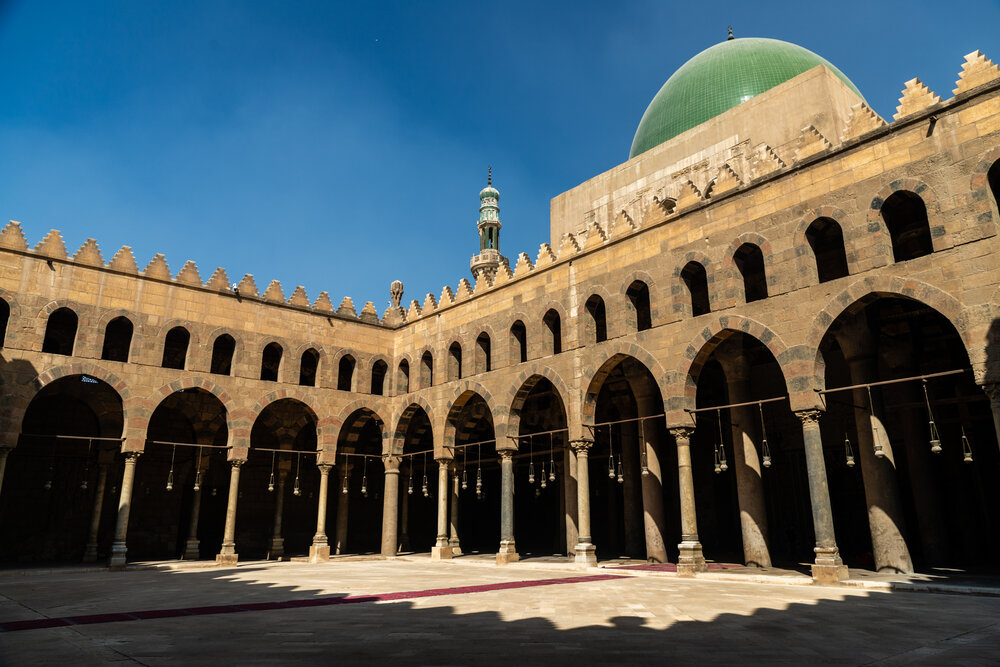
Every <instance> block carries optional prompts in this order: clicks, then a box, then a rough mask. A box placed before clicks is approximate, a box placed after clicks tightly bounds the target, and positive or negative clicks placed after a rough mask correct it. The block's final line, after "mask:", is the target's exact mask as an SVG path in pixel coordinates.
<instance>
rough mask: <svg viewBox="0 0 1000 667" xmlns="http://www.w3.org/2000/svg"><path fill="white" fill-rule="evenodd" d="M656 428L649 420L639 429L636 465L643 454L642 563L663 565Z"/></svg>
mask: <svg viewBox="0 0 1000 667" xmlns="http://www.w3.org/2000/svg"><path fill="white" fill-rule="evenodd" d="M656 433H657V430H656V426H655V425H654V424H653V423H652V420H649V421H648V422H646V423H644V424H643V425H642V428H640V429H639V435H640V436H642V437H640V438H638V442H639V465H640V468H641V466H642V463H643V456H642V454H643V450H645V463H646V471H645V472H643V473H641V483H642V510H643V512H642V514H643V524H644V526H645V532H646V559H647V560H649V561H653V562H656V563H666V562H667V547H666V545H665V544H664V543H663V532H664V530H665V528H666V515H665V513H664V510H663V481H662V480H663V475H662V472H661V470H660V457H659V454H658V453H657V450H658V449H659V448H658V447H657V444H658V443H657V442H656V440H657V438H656Z"/></svg>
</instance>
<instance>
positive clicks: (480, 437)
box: [445, 391, 500, 554]
mask: <svg viewBox="0 0 1000 667" xmlns="http://www.w3.org/2000/svg"><path fill="white" fill-rule="evenodd" d="M445 429H446V430H447V432H448V433H447V434H446V436H445V442H446V443H447V442H448V441H449V439H450V435H452V434H453V435H454V439H453V441H454V446H455V448H454V452H455V464H456V465H457V466H458V468H459V471H460V472H459V474H460V476H461V483H460V487H459V496H458V522H457V524H458V542H459V545H460V548H461V551H462V553H463V554H480V553H484V554H485V553H489V554H492V553H496V551H497V547H498V545H499V544H500V465H499V463H498V462H497V449H496V441H495V438H496V435H495V432H494V430H493V413H492V412H491V411H490V408H489V405H488V404H487V403H486V401H485V399H483V397H482V396H480V395H479V394H476V393H475V392H472V391H467V392H465V393H463V394H462V395H461V396H459V397H458V399H457V400H456V401H455V403H454V404H453V405H452V406H451V409H450V410H449V411H448V418H447V421H446V425H445ZM477 489H478V490H477Z"/></svg>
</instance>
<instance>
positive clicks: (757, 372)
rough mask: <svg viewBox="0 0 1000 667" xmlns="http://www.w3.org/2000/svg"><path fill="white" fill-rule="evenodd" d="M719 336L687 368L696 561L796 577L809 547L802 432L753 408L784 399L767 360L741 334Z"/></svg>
mask: <svg viewBox="0 0 1000 667" xmlns="http://www.w3.org/2000/svg"><path fill="white" fill-rule="evenodd" d="M722 336H723V337H724V339H723V341H722V342H721V343H718V344H717V345H716V346H715V347H714V348H709V347H706V350H704V351H708V350H709V349H710V350H711V351H710V352H709V353H708V354H704V351H703V353H702V354H699V355H698V357H697V358H696V359H704V362H703V365H702V367H701V371H700V373H699V374H698V377H697V393H696V403H697V407H698V408H699V410H701V411H700V412H697V413H696V431H695V435H694V438H693V440H692V446H691V455H692V468H693V471H692V472H693V476H694V486H695V497H696V505H697V510H698V528H699V537H700V538H701V543H702V545H703V547H704V553H705V557H706V558H709V559H713V560H716V561H724V562H731V563H732V562H737V563H738V562H743V563H746V564H747V565H751V566H758V567H770V566H771V565H772V564H779V565H781V566H783V567H789V568H793V569H794V568H798V567H801V565H800V564H801V563H809V562H810V561H811V560H812V558H813V546H814V543H815V538H814V532H813V523H812V514H811V501H810V497H809V489H808V478H809V476H808V471H807V469H806V461H805V450H804V445H803V440H802V424H801V422H800V421H799V420H798V418H796V417H795V415H794V414H793V413H792V412H791V410H790V408H789V404H788V401H787V400H779V401H770V402H767V403H753V401H764V400H767V399H772V398H782V397H784V396H786V395H787V393H788V392H787V389H786V387H785V379H784V375H783V374H782V371H781V366H780V365H779V364H778V362H777V361H776V360H775V358H774V356H773V355H772V354H771V352H770V350H768V349H767V347H766V346H764V345H763V344H762V343H761V342H760V341H759V340H757V339H756V338H754V337H753V336H750V335H748V334H745V333H737V332H732V331H726V332H723V334H722ZM711 345H713V343H706V346H711ZM695 363H696V364H697V363H698V362H697V360H696V362H695ZM726 405H734V407H730V408H721V409H718V410H713V409H712V408H713V407H715V406H726ZM723 463H724V464H723Z"/></svg>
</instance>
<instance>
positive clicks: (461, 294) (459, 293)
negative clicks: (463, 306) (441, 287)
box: [455, 278, 472, 301]
mask: <svg viewBox="0 0 1000 667" xmlns="http://www.w3.org/2000/svg"><path fill="white" fill-rule="evenodd" d="M471 298H472V285H470V284H469V281H468V280H467V279H465V278H462V279H461V280H459V281H458V289H457V290H456V291H455V301H465V300H466V299H471Z"/></svg>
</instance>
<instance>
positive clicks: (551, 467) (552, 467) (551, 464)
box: [549, 433, 556, 482]
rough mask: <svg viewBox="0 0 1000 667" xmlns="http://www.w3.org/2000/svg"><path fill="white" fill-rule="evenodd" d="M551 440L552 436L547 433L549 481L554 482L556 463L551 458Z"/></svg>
mask: <svg viewBox="0 0 1000 667" xmlns="http://www.w3.org/2000/svg"><path fill="white" fill-rule="evenodd" d="M552 440H553V435H552V434H551V433H549V481H550V482H554V481H556V462H555V459H554V458H553V453H552V449H553V443H552Z"/></svg>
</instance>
